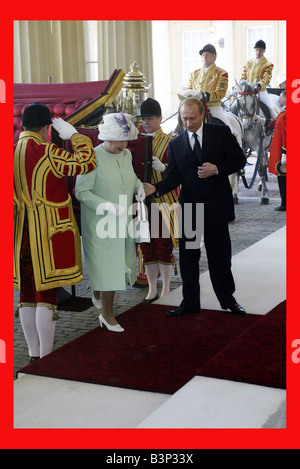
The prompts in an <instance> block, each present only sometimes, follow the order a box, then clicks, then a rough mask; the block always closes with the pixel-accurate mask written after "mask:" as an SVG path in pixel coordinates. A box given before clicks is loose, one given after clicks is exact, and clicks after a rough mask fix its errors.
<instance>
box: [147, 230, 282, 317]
mask: <svg viewBox="0 0 300 469" xmlns="http://www.w3.org/2000/svg"><path fill="white" fill-rule="evenodd" d="M232 272H233V276H234V280H235V284H236V292H235V297H236V300H237V302H238V303H240V304H241V305H243V307H244V308H245V309H246V311H247V313H251V314H265V313H266V312H268V311H270V310H271V309H272V308H274V307H275V306H276V305H277V304H278V303H280V302H281V301H283V300H285V299H286V229H285V227H284V228H281V229H280V230H278V231H275V233H272V234H271V235H270V236H267V237H266V238H264V239H262V240H261V241H259V242H257V243H255V244H253V245H252V246H250V247H249V248H247V249H245V250H244V251H242V252H240V253H239V254H237V255H236V256H234V257H233V258H232ZM200 289H201V291H200V295H201V307H202V308H203V309H213V310H220V309H221V308H220V304H219V302H218V300H217V298H216V296H215V294H214V292H213V289H212V285H211V282H210V278H209V273H208V271H207V272H204V273H203V274H202V275H201V276H200ZM181 300H182V289H181V287H180V288H177V289H176V290H175V291H173V292H171V293H169V294H168V295H166V296H164V297H163V298H162V299H160V300H157V301H156V302H155V303H157V304H165V305H172V306H177V305H179V304H180V303H181Z"/></svg>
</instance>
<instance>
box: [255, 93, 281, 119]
mask: <svg viewBox="0 0 300 469" xmlns="http://www.w3.org/2000/svg"><path fill="white" fill-rule="evenodd" d="M259 98H260V100H261V102H262V103H264V104H265V105H266V106H267V107H268V108H269V111H270V115H271V119H276V117H277V112H276V110H275V108H274V105H273V103H272V100H271V98H270V96H269V93H268V92H267V90H265V91H260V92H259Z"/></svg>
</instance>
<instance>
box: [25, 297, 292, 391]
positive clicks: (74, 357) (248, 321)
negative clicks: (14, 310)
mask: <svg viewBox="0 0 300 469" xmlns="http://www.w3.org/2000/svg"><path fill="white" fill-rule="evenodd" d="M168 309H170V306H166V305H154V304H150V305H146V304H142V303H140V304H138V305H136V306H135V307H133V308H131V309H129V310H128V311H126V312H124V313H123V314H121V315H120V316H118V321H119V322H120V324H121V325H122V327H124V328H125V332H122V333H113V332H109V331H108V330H107V329H102V328H100V327H96V328H95V329H93V330H91V331H89V332H87V333H85V334H83V335H82V336H81V337H79V338H77V339H75V340H73V341H71V342H69V343H67V344H66V345H64V346H62V347H60V348H59V349H57V350H55V351H53V352H52V353H50V354H49V355H47V356H45V357H43V358H42V359H40V360H38V361H36V362H34V363H32V364H31V365H28V366H26V367H24V368H22V369H21V370H20V371H19V373H26V374H33V375H40V376H47V377H52V378H59V379H67V380H72V381H81V382H86V383H94V384H102V385H107V386H117V387H121V388H129V389H136V390H143V391H152V392H159V393H166V394H173V393H175V392H176V391H177V390H178V389H180V388H181V387H182V386H183V385H184V384H186V383H187V382H188V381H190V380H191V379H192V378H193V377H194V376H195V375H199V374H201V375H202V374H203V373H204V375H205V376H213V377H216V378H218V377H220V376H219V375H220V362H218V360H217V358H218V357H219V358H220V357H221V358H222V362H221V363H223V362H224V360H225V358H226V369H227V372H226V373H225V371H224V373H222V378H224V379H231V380H232V379H234V376H233V375H234V369H235V367H234V366H232V364H235V363H239V367H238V368H240V365H241V366H242V367H243V368H244V371H245V374H246V375H249V376H250V375H251V379H250V382H253V384H257V383H256V382H255V381H256V373H255V371H256V363H257V360H260V367H259V376H258V378H259V380H261V375H264V373H265V372H264V369H266V370H268V371H267V372H266V373H265V379H264V385H265V386H272V387H277V386H278V387H282V386H284V383H285V346H283V343H284V342H285V305H283V304H281V305H279V306H278V307H277V309H276V308H275V309H274V310H272V311H271V312H270V313H268V314H267V315H266V316H257V315H252V314H247V315H246V316H243V317H241V316H236V315H233V314H231V313H228V312H222V311H212V310H202V311H201V314H199V315H191V316H183V317H177V318H170V317H167V316H166V311H167V310H168ZM278 316H279V318H280V320H279V319H278ZM273 317H274V319H273ZM264 331H265V332H264ZM249 337H250V338H251V340H250V339H249ZM257 337H259V339H258V338H257ZM235 344H236V345H235ZM222 353H225V358H223V356H222ZM242 356H243V357H246V358H247V360H244V361H241V357H242ZM214 360H217V362H216V364H214ZM270 362H272V366H274V367H277V368H276V372H274V373H271V372H270V369H269V363H270ZM206 365H209V368H208V369H205V366H206ZM263 365H265V368H263V367H262V366H263ZM214 366H215V368H216V370H217V372H218V373H216V376H214V370H213V369H214ZM221 368H222V364H221ZM224 370H225V368H224ZM221 371H222V370H221ZM207 373H208V374H207ZM226 374H228V377H227V376H226ZM275 375H276V376H275ZM279 375H280V378H279ZM240 376H241V374H240V370H239V375H238V377H237V380H240V378H239V377H240ZM245 379H246V378H245V377H244V376H242V381H244V380H245ZM246 382H249V381H246Z"/></svg>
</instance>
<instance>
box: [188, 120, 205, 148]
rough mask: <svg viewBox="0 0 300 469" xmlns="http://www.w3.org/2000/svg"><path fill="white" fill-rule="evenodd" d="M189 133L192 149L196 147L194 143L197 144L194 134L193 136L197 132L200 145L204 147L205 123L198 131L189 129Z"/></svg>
mask: <svg viewBox="0 0 300 469" xmlns="http://www.w3.org/2000/svg"><path fill="white" fill-rule="evenodd" d="M187 133H188V137H189V142H190V145H191V148H192V150H193V149H194V145H195V139H194V136H193V134H194V133H196V134H197V135H198V140H199V143H200V146H201V148H202V140H203V125H201V127H200V129H198V130H197V132H189V131H187Z"/></svg>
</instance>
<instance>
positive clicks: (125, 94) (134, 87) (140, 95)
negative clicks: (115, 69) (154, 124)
mask: <svg viewBox="0 0 300 469" xmlns="http://www.w3.org/2000/svg"><path fill="white" fill-rule="evenodd" d="M150 87H151V85H148V84H147V82H146V79H145V75H144V74H143V73H142V72H141V71H140V67H139V65H138V64H137V63H136V62H133V63H132V64H131V65H130V71H129V72H128V73H127V74H126V75H125V77H124V79H123V87H122V89H121V91H120V93H119V96H118V101H119V103H120V107H121V110H122V112H125V113H128V114H131V115H132V116H139V114H140V109H141V104H142V102H143V101H145V100H146V99H147V98H149V94H150ZM134 121H135V125H136V126H137V127H138V126H139V125H141V123H142V120H141V118H140V117H136V118H135V119H134Z"/></svg>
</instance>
